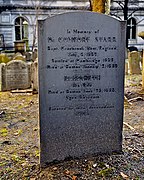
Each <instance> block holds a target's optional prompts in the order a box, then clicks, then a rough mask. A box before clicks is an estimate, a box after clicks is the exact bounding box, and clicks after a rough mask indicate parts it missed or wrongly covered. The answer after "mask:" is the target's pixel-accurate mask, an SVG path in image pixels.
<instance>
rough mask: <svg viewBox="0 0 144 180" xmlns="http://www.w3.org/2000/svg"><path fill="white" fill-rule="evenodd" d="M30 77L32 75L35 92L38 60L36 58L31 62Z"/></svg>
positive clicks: (36, 88)
mask: <svg viewBox="0 0 144 180" xmlns="http://www.w3.org/2000/svg"><path fill="white" fill-rule="evenodd" d="M36 59H37V58H36ZM31 77H32V90H33V93H37V92H38V61H37V60H36V61H34V62H33V63H32V73H31Z"/></svg>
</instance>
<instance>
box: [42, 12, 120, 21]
mask: <svg viewBox="0 0 144 180" xmlns="http://www.w3.org/2000/svg"><path fill="white" fill-rule="evenodd" d="M64 17H66V18H68V17H69V18H72V19H73V20H74V21H75V22H77V21H79V18H81V19H82V22H85V24H87V23H89V21H91V20H90V19H89V18H92V17H93V18H98V19H99V18H100V19H101V18H105V19H107V20H108V19H109V20H111V21H115V22H119V20H118V19H116V18H114V17H112V16H109V15H106V14H102V13H98V12H91V11H79V12H67V13H62V14H58V15H55V16H52V17H48V18H46V19H45V20H46V21H47V20H49V19H57V18H64ZM74 17H75V18H74ZM76 17H77V18H76ZM100 19H99V22H100V23H102V21H100ZM40 21H41V20H40ZM63 23H66V22H65V21H63ZM90 23H92V22H90Z"/></svg>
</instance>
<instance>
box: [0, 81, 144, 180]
mask: <svg viewBox="0 0 144 180" xmlns="http://www.w3.org/2000/svg"><path fill="white" fill-rule="evenodd" d="M132 82H133V80H131V79H130V80H129V79H128V80H127V85H126V89H125V91H126V96H127V97H128V99H132V98H137V97H141V98H139V99H133V100H131V101H130V103H131V104H130V103H128V104H127V103H126V104H125V117H124V123H125V124H124V131H123V154H121V155H111V156H106V155H104V156H98V157H97V156H95V157H85V158H82V159H75V160H68V161H63V162H59V163H57V164H50V165H49V166H48V167H47V168H45V169H40V167H39V129H38V96H37V95H32V94H31V93H10V92H0V179H1V180H5V179H8V180H12V179H14V180H20V179H22V180H23V179H31V180H36V179H40V180H41V179H42V180H43V179H44V180H47V179H48V180H70V179H71V180H79V179H85V180H94V179H110V180H115V179H130V180H132V179H133V180H142V179H144V113H143V112H144V95H143V93H142V92H141V93H140V89H141V87H140V86H139V83H138V82H139V80H138V79H136V80H134V83H135V82H136V84H135V85H134V86H132V84H129V83H132ZM136 85H137V86H136Z"/></svg>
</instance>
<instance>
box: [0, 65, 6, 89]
mask: <svg viewBox="0 0 144 180" xmlns="http://www.w3.org/2000/svg"><path fill="white" fill-rule="evenodd" d="M5 65H6V64H5V63H0V91H4V90H5V89H6V87H5V86H6V85H5V81H4V80H5Z"/></svg>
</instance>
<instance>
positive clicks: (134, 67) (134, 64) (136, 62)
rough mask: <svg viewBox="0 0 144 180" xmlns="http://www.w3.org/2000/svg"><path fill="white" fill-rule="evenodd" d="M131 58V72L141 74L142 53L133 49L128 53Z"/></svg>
mask: <svg viewBox="0 0 144 180" xmlns="http://www.w3.org/2000/svg"><path fill="white" fill-rule="evenodd" d="M128 58H129V69H130V74H141V69H140V61H141V58H140V53H139V52H137V51H132V52H129V54H128Z"/></svg>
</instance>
